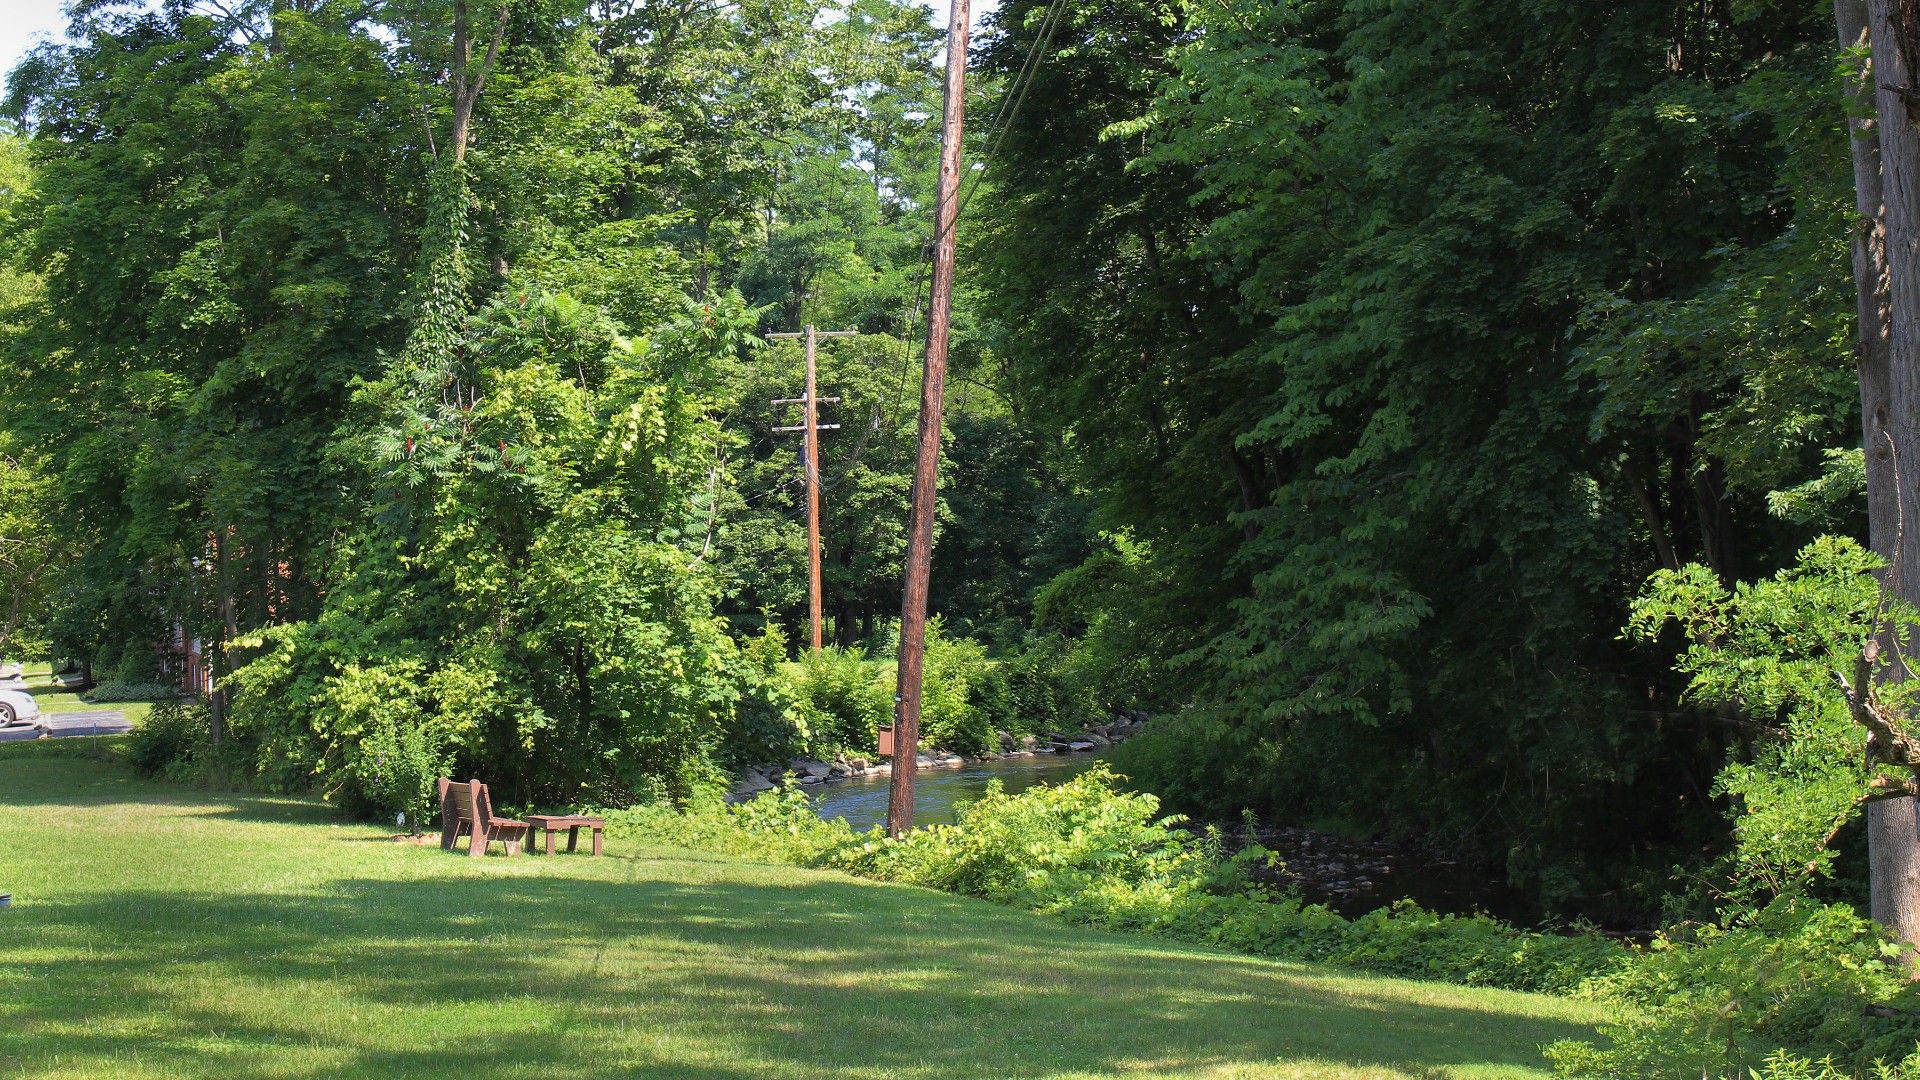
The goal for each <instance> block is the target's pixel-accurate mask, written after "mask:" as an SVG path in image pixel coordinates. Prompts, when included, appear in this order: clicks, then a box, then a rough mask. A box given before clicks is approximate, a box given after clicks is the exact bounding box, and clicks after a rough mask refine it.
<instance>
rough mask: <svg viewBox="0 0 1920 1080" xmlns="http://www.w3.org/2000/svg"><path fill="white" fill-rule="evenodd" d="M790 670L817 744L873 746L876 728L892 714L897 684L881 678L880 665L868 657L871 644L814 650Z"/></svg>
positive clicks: (812, 743)
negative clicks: (852, 647) (868, 645)
mask: <svg viewBox="0 0 1920 1080" xmlns="http://www.w3.org/2000/svg"><path fill="white" fill-rule="evenodd" d="M789 671H791V672H792V675H791V682H790V686H791V688H792V693H793V696H794V698H795V700H796V703H797V704H798V706H799V714H800V717H801V721H802V723H803V724H804V726H805V728H806V730H807V732H808V734H809V738H808V740H807V742H808V744H809V746H810V747H811V748H812V749H814V750H816V751H819V752H826V751H830V750H832V749H836V748H838V749H843V750H853V751H860V752H865V753H871V752H872V751H873V749H874V744H875V740H876V736H875V732H876V731H878V730H879V728H880V725H881V724H884V723H887V722H888V720H889V719H890V718H891V717H892V715H893V690H892V688H891V687H889V686H888V685H887V684H886V683H885V682H883V681H882V680H881V678H880V667H879V665H877V664H871V663H868V661H867V653H866V650H864V649H857V648H855V649H843V648H840V647H838V646H828V647H827V648H825V649H822V650H821V651H819V652H817V653H816V652H811V651H809V652H808V653H807V655H806V656H805V657H804V658H803V659H802V660H801V661H800V662H799V663H798V664H796V665H793V666H792V667H791V668H789Z"/></svg>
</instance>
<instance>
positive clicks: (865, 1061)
mask: <svg viewBox="0 0 1920 1080" xmlns="http://www.w3.org/2000/svg"><path fill="white" fill-rule="evenodd" d="M0 837H4V838H5V839H4V840H0V891H8V890H10V891H12V892H13V893H14V905H15V906H14V908H13V910H12V911H9V912H0V1076H10V1075H27V1076H34V1077H80V1076H89V1077H91V1076H98V1077H116V1078H117V1077H143V1076H223V1077H224V1076H243V1077H306V1076H319V1075H328V1076H340V1075H349V1076H380V1077H386V1076H439V1075H447V1076H462V1075H464V1076H508V1077H515V1076H523V1077H530V1078H531V1077H537V1078H541V1080H558V1078H562V1077H600V1076H613V1075H620V1076H648V1077H654V1076H658V1077H690V1078H711V1080H719V1078H728V1080H732V1078H739V1080H747V1078H759V1077H775V1076H791V1077H828V1076H833V1077H840V1076H848V1077H896V1076H897V1077H979V1078H989V1077H1009V1076H1110V1075H1121V1074H1132V1075H1142V1076H1208V1077H1296V1076H1298V1077H1397V1076H1414V1077H1421V1076H1470V1077H1505V1076H1534V1075H1539V1073H1540V1072H1541V1071H1542V1069H1541V1060H1540V1056H1539V1053H1538V1049H1537V1048H1538V1047H1539V1046H1540V1044H1542V1043H1545V1042H1547V1041H1550V1040H1553V1039H1556V1038H1561V1037H1566V1036H1582V1035H1588V1034H1590V1033H1591V1030H1592V1028H1591V1024H1592V1023H1593V1022H1594V1021H1595V1020H1596V1019H1597V1012H1596V1010H1595V1009H1594V1008H1593V1007H1592V1006H1588V1005H1583V1004H1579V1003H1574V1002H1568V1001H1561V1000H1556V999H1552V998H1544V997H1533V996H1528V995H1525V994H1515V993H1506V992H1501V991H1480V990H1467V989H1461V988H1456V987H1450V986H1444V985H1438V984H1426V983H1416V982H1403V981H1396V980H1391V979H1372V978H1364V977H1358V976H1353V975H1347V974H1342V973H1339V972H1336V971H1333V970H1328V969H1318V968H1313V967H1307V966H1301V965H1294V964H1280V963H1272V962H1268V961H1262V960H1254V959H1248V958H1244V957H1238V956H1232V955H1228V954H1222V953H1216V952H1210V951H1207V950H1204V949H1198V948H1184V947H1179V946H1173V945H1167V944H1162V943H1159V942H1155V941H1151V940H1146V939H1141V938H1134V937H1129V936H1122V935H1114V934H1103V933H1098V932H1093V931H1086V930H1080V929H1076V928H1073V927H1069V926H1066V925H1063V924H1061V923H1058V922H1053V921H1049V920H1045V919H1041V918H1037V917H1033V916H1030V915H1027V914H1025V913H1022V912H1018V911H1012V910H1008V909H1006V908H1001V907H995V906H992V905H989V904H985V903H980V902H976V901H971V900H965V899H960V898H956V897H952V896H948V895H945V894H941V893H935V892H928V891H925V890H920V889H913V888H905V887H899V886H891V885H883V884H877V883H873V882H866V881H861V880H857V879H854V878H849V877H844V876H840V875H837V874H831V873H818V872H810V871H802V870H794V869H788V868H783V867H769V866H760V865H755V864H749V863H741V862H735V861H730V860H726V859H721V858H715V857H712V856H708V855H704V854H698V853H694V852H688V851H681V850H673V849H635V848H633V847H631V846H628V845H624V844H621V843H617V842H616V843H614V844H611V845H609V851H608V857H606V858H602V859H591V858H588V857H586V856H584V855H578V856H560V857H556V858H552V859H548V858H544V857H531V856H521V857H518V858H513V859H507V858H502V857H499V856H494V857H490V858H487V859H483V860H482V859H468V858H466V857H465V856H464V855H460V856H450V855H446V854H443V853H442V852H441V851H440V850H439V849H438V848H437V847H432V846H430V847H424V848H423V847H413V846H407V845H400V844H395V843H392V842H391V841H390V840H389V838H388V836H387V833H386V832H385V831H383V830H381V829H379V828H376V827H369V826H363V825H347V824H339V823H337V822H335V821H334V820H332V819H331V818H330V817H329V816H328V812H327V810H326V809H325V808H324V807H323V806H321V805H320V804H318V803H316V802H313V801H310V800H304V799H281V798H249V797H238V796H224V795H207V794H202V793H198V792H189V791H185V790H182V789H178V788H168V787H163V786H157V785H153V784H149V783H146V782H143V781H140V780H138V779H136V778H134V777H132V776H131V775H130V774H129V773H128V772H126V771H125V770H124V769H123V768H122V767H120V766H119V765H117V764H115V763H113V762H112V761H111V760H108V759H107V758H106V755H105V752H104V750H103V748H102V746H101V744H98V743H94V742H93V741H91V740H81V739H72V740H59V741H54V742H44V741H43V742H39V743H15V744H8V745H7V746H5V747H0Z"/></svg>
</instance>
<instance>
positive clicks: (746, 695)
mask: <svg viewBox="0 0 1920 1080" xmlns="http://www.w3.org/2000/svg"><path fill="white" fill-rule="evenodd" d="M786 660H787V635H786V631H784V630H782V629H781V628H780V624H779V623H776V622H774V621H772V620H771V619H769V620H768V621H767V623H766V626H765V628H764V629H763V630H762V631H761V633H760V635H759V636H757V637H753V638H749V639H748V640H747V641H746V642H745V643H744V644H743V645H742V646H741V648H740V661H741V662H740V666H739V675H740V700H739V701H737V702H735V703H734V708H733V715H732V716H731V717H730V718H729V721H728V723H727V724H726V726H725V727H724V729H723V730H722V732H721V737H720V753H719V758H720V761H721V763H722V764H725V765H731V766H740V765H756V764H763V763H766V762H770V761H786V760H788V759H789V758H792V757H794V756H796V755H798V754H803V753H806V752H807V751H808V749H809V747H808V744H809V742H810V741H811V740H812V736H813V731H812V729H811V727H810V726H809V724H808V716H809V715H810V710H809V709H808V708H807V707H806V706H805V705H804V704H803V703H802V701H801V699H800V696H799V691H798V689H797V688H796V686H795V685H794V680H792V679H789V678H787V677H786V675H785V673H784V669H785V668H786V666H787V664H786Z"/></svg>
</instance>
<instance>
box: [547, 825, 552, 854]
mask: <svg viewBox="0 0 1920 1080" xmlns="http://www.w3.org/2000/svg"><path fill="white" fill-rule="evenodd" d="M547 854H549V855H551V854H553V826H551V825H549V826H547Z"/></svg>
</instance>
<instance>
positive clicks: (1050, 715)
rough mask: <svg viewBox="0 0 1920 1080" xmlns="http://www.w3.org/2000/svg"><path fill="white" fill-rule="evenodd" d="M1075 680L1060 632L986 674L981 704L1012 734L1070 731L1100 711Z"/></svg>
mask: <svg viewBox="0 0 1920 1080" xmlns="http://www.w3.org/2000/svg"><path fill="white" fill-rule="evenodd" d="M1077 676H1078V670H1077V667H1076V652H1075V649H1074V646H1073V644H1072V643H1071V642H1069V641H1068V640H1067V639H1066V638H1063V637H1061V636H1060V635H1058V634H1046V635H1041V636H1038V637H1035V638H1033V639H1031V640H1029V641H1027V642H1025V643H1024V646H1023V648H1021V650H1020V651H1019V652H1018V653H1016V654H1015V655H1013V656H1011V657H1009V658H1008V659H1006V660H1005V661H1003V662H1001V663H1000V664H999V665H998V666H997V667H996V668H995V669H994V670H993V671H991V672H990V673H989V677H988V679H987V680H985V682H984V683H983V684H982V686H981V688H980V696H981V702H982V705H983V707H984V708H985V709H986V710H987V712H988V714H989V715H990V716H991V717H992V719H993V722H994V723H995V724H997V725H998V726H1000V727H1002V728H1005V729H1006V730H1008V731H1011V732H1015V733H1030V732H1038V731H1050V730H1059V731H1071V730H1072V729H1074V728H1077V727H1080V726H1081V725H1083V724H1086V723H1087V722H1088V721H1091V720H1094V719H1097V718H1098V713H1099V709H1098V708H1097V707H1096V706H1095V704H1094V696H1093V694H1091V693H1090V692H1089V691H1088V690H1087V688H1086V686H1085V685H1083V684H1082V682H1081V680H1080V679H1079V678H1078V677H1077Z"/></svg>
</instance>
